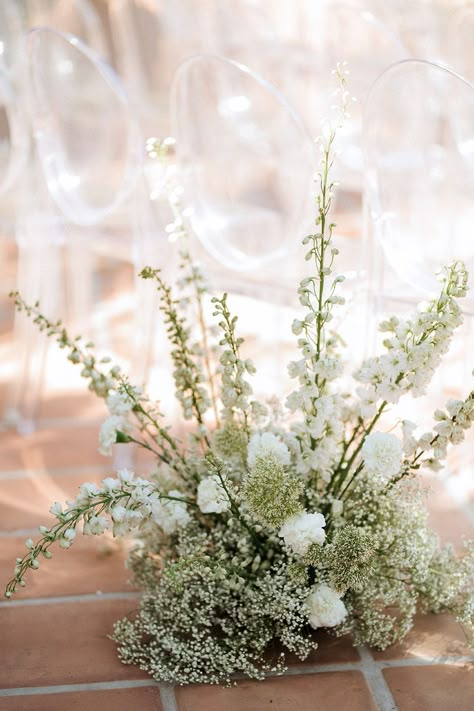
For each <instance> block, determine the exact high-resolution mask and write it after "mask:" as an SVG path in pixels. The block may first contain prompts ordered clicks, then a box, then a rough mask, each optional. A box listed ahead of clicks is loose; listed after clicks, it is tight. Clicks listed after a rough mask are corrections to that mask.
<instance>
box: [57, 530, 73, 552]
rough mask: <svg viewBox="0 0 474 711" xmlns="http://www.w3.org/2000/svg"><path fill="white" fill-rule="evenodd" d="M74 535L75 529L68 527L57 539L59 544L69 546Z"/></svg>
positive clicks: (62, 546)
mask: <svg viewBox="0 0 474 711" xmlns="http://www.w3.org/2000/svg"><path fill="white" fill-rule="evenodd" d="M75 537H76V531H75V530H74V529H73V528H68V529H67V530H66V531H64V533H63V535H62V536H61V538H60V539H59V545H60V546H61V548H70V546H71V545H72V542H73V541H74V539H75Z"/></svg>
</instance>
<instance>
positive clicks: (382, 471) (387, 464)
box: [362, 432, 403, 478]
mask: <svg viewBox="0 0 474 711" xmlns="http://www.w3.org/2000/svg"><path fill="white" fill-rule="evenodd" d="M402 454H403V451H402V443H401V442H400V440H399V439H398V438H397V437H395V435H392V434H387V433H386V432H373V433H372V434H370V435H369V436H368V437H367V439H366V440H365V442H364V445H363V447H362V459H363V460H364V464H365V466H366V468H367V471H368V472H369V473H370V474H375V475H379V476H383V477H386V478H390V477H392V476H395V474H398V472H399V471H400V465H401V463H402Z"/></svg>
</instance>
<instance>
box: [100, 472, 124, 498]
mask: <svg viewBox="0 0 474 711" xmlns="http://www.w3.org/2000/svg"><path fill="white" fill-rule="evenodd" d="M102 488H103V490H104V491H106V492H107V493H108V494H111V493H112V492H113V491H117V490H118V489H120V479H114V477H111V476H108V477H106V478H105V479H102Z"/></svg>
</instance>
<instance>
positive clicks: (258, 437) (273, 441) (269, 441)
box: [247, 432, 291, 469]
mask: <svg viewBox="0 0 474 711" xmlns="http://www.w3.org/2000/svg"><path fill="white" fill-rule="evenodd" d="M247 452H248V453H247V463H248V465H249V467H250V469H252V467H253V466H254V465H255V462H256V461H257V459H258V458H259V457H262V458H263V457H267V456H268V455H269V454H272V455H273V456H274V457H275V459H276V460H277V461H278V462H279V463H280V464H282V465H283V466H288V464H289V463H290V461H291V455H290V450H289V449H288V447H287V446H286V444H285V443H284V442H282V441H281V440H280V439H278V437H276V436H275V435H274V434H272V433H271V432H262V434H254V435H252V436H251V438H250V441H249V445H248V450H247Z"/></svg>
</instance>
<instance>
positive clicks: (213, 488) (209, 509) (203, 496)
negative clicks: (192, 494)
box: [197, 474, 230, 513]
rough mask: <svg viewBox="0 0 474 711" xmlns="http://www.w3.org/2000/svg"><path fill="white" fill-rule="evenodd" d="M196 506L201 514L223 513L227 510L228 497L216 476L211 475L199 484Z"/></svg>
mask: <svg viewBox="0 0 474 711" xmlns="http://www.w3.org/2000/svg"><path fill="white" fill-rule="evenodd" d="M197 504H198V506H199V508H200V509H201V511H202V512H203V513H224V512H225V511H228V510H229V508H230V501H229V497H228V496H227V494H226V492H225V490H224V487H223V486H222V483H221V480H220V479H219V477H218V476H217V474H212V475H211V476H208V477H207V478H206V479H203V480H202V481H201V482H200V483H199V486H198V490H197Z"/></svg>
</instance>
